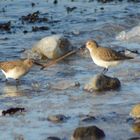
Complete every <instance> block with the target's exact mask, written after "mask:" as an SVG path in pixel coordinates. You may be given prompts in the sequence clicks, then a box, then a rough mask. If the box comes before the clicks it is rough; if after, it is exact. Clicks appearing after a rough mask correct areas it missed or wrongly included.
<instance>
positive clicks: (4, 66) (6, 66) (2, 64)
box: [0, 61, 19, 72]
mask: <svg viewBox="0 0 140 140" xmlns="http://www.w3.org/2000/svg"><path fill="white" fill-rule="evenodd" d="M16 66H19V63H18V62H14V61H13V62H12V61H11V62H10V61H9V62H0V69H2V70H4V71H5V72H7V71H8V70H9V69H13V68H15V67H16Z"/></svg>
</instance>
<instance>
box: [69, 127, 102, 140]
mask: <svg viewBox="0 0 140 140" xmlns="http://www.w3.org/2000/svg"><path fill="white" fill-rule="evenodd" d="M104 137H105V133H104V132H103V130H101V129H99V128H98V127H96V126H87V127H78V128H76V130H75V131H74V133H73V136H72V137H71V140H100V139H102V138H104Z"/></svg>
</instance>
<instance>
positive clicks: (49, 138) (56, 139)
mask: <svg viewBox="0 0 140 140" xmlns="http://www.w3.org/2000/svg"><path fill="white" fill-rule="evenodd" d="M47 140H61V139H60V138H58V137H54V136H53V137H48V138H47Z"/></svg>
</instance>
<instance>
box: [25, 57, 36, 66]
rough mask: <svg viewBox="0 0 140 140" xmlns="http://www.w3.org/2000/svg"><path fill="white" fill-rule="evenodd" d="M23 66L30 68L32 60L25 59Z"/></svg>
mask: <svg viewBox="0 0 140 140" xmlns="http://www.w3.org/2000/svg"><path fill="white" fill-rule="evenodd" d="M24 64H25V65H26V66H28V67H32V66H33V64H34V60H33V59H25V60H24Z"/></svg>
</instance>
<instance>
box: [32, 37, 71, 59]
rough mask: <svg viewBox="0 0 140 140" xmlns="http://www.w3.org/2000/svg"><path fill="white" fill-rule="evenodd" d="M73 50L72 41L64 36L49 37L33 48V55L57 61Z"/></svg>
mask: <svg viewBox="0 0 140 140" xmlns="http://www.w3.org/2000/svg"><path fill="white" fill-rule="evenodd" d="M70 50H72V46H71V43H70V41H69V40H68V39H67V38H65V37H64V36H62V35H52V36H47V37H45V38H43V39H41V40H40V41H38V42H37V43H36V44H35V45H34V46H33V48H32V52H33V53H37V54H39V55H40V56H41V57H46V58H49V59H56V58H59V57H61V56H63V55H64V54H66V53H67V52H69V51H70Z"/></svg>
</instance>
